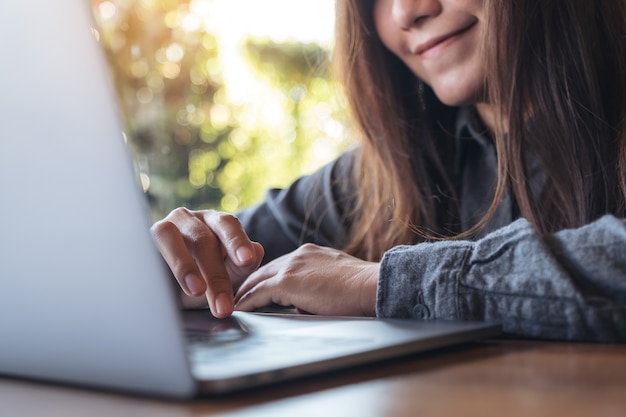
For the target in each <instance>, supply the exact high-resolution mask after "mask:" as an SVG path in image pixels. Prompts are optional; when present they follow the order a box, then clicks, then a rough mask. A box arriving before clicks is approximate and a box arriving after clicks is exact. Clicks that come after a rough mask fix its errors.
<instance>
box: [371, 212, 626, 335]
mask: <svg viewBox="0 0 626 417" xmlns="http://www.w3.org/2000/svg"><path fill="white" fill-rule="evenodd" d="M376 309H377V310H376V311H377V315H378V316H379V317H410V318H419V319H429V318H436V319H449V320H484V321H500V322H502V325H503V330H504V332H506V333H509V334H513V335H518V336H524V337H540V338H550V339H567V340H585V341H602V342H617V341H621V342H624V341H626V222H625V221H624V220H621V219H617V218H615V217H613V216H605V217H602V218H601V219H599V220H597V221H595V222H593V223H590V224H589V225H586V226H584V227H581V228H579V229H571V230H563V231H561V232H558V233H555V234H553V235H549V236H539V235H537V234H536V233H535V231H534V229H533V228H532V226H531V225H530V224H529V223H528V222H527V221H526V220H523V219H521V220H518V221H516V222H514V223H512V224H510V225H509V226H506V227H504V228H502V229H499V230H497V231H495V232H493V233H491V234H489V235H487V236H485V237H484V238H482V239H480V240H477V241H446V242H435V243H423V244H418V245H414V246H399V247H396V248H394V249H392V250H390V251H388V252H387V253H386V254H385V256H384V257H383V259H382V262H381V267H380V275H379V283H378V294H377V306H376Z"/></svg>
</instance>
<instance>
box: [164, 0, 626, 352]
mask: <svg viewBox="0 0 626 417" xmlns="http://www.w3.org/2000/svg"><path fill="white" fill-rule="evenodd" d="M336 35H337V36H336V42H337V43H336V58H335V61H336V62H337V63H338V64H339V72H338V74H339V76H340V77H341V80H342V82H343V84H344V86H345V89H346V95H347V98H348V102H349V104H350V106H351V109H352V111H353V114H354V119H355V121H356V124H357V127H358V128H359V129H360V132H361V134H362V138H363V143H362V144H361V145H360V146H359V147H358V148H357V149H354V150H352V151H350V152H347V153H346V154H344V155H343V156H341V157H340V158H339V159H338V160H337V161H335V162H334V163H332V164H330V165H328V166H326V167H324V168H322V169H321V170H320V171H319V172H317V173H315V174H313V175H312V176H309V177H304V178H301V179H299V180H298V181H296V182H295V183H294V184H293V185H292V186H291V187H289V188H288V189H286V190H272V191H270V192H269V193H268V196H267V198H266V200H265V201H264V202H263V203H262V204H260V205H259V206H257V207H254V208H251V209H249V210H246V211H244V212H242V213H240V215H239V218H236V217H234V216H231V215H228V214H224V213H217V212H213V211H202V212H192V211H189V210H186V209H177V210H175V211H173V212H172V213H171V214H170V215H169V216H168V217H167V218H165V219H164V220H162V221H160V222H158V223H156V224H155V225H154V227H153V229H152V231H153V236H154V238H155V241H156V242H157V245H158V247H159V249H160V250H161V253H162V254H163V256H164V258H165V259H166V261H167V262H168V264H169V265H170V267H171V269H172V271H173V272H174V275H175V276H176V278H177V280H178V282H179V283H180V285H181V287H182V289H183V290H184V292H185V293H187V294H188V295H192V296H199V295H203V294H205V293H206V298H207V299H208V304H209V306H210V308H211V310H212V311H213V313H214V314H215V315H216V316H218V317H225V316H228V315H230V314H231V313H232V311H233V308H238V309H242V310H253V309H255V308H258V307H262V306H266V305H268V304H271V303H277V304H281V305H287V306H289V305H293V306H295V307H297V308H298V309H300V310H303V311H307V312H310V313H316V314H340V315H377V316H379V317H410V318H418V319H426V318H435V319H456V320H470V319H471V320H500V321H502V323H503V328H504V331H505V332H507V333H510V334H514V335H517V336H525V337H542V338H556V339H568V340H593V341H625V340H626V325H624V323H626V223H625V222H624V220H623V219H624V217H625V211H626V208H625V206H626V205H625V202H626V181H625V178H624V173H625V172H626V122H625V120H626V3H625V2H624V1H623V0H619V1H618V0H611V1H604V0H516V1H510V2H502V1H499V0H374V1H363V0H338V1H337V32H336ZM263 258H264V259H263ZM262 259H263V263H264V265H263V266H260V265H261V262H262ZM233 289H234V290H235V295H234V298H233Z"/></svg>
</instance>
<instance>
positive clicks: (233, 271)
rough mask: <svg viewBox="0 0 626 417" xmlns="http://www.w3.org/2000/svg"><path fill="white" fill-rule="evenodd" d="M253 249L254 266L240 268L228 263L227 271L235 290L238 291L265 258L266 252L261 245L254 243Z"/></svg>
mask: <svg viewBox="0 0 626 417" xmlns="http://www.w3.org/2000/svg"><path fill="white" fill-rule="evenodd" d="M252 247H253V248H254V251H255V256H256V262H254V263H253V264H250V265H246V266H240V265H237V264H235V263H233V262H228V261H227V262H226V269H227V271H228V275H229V276H230V280H231V283H232V285H233V288H234V289H235V290H238V289H239V287H240V285H241V284H242V282H244V280H245V279H246V278H248V276H249V275H250V274H252V273H253V272H254V271H256V270H257V268H258V267H259V265H260V264H261V261H262V260H263V256H264V255H265V250H264V249H263V246H262V245H261V244H260V243H258V242H252Z"/></svg>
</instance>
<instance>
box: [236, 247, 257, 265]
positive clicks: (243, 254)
mask: <svg viewBox="0 0 626 417" xmlns="http://www.w3.org/2000/svg"><path fill="white" fill-rule="evenodd" d="M253 256H254V253H252V251H251V250H250V249H249V248H247V247H245V246H242V247H240V248H239V249H237V259H238V260H239V262H241V263H245V262H248V261H249V260H250V259H252V257H253Z"/></svg>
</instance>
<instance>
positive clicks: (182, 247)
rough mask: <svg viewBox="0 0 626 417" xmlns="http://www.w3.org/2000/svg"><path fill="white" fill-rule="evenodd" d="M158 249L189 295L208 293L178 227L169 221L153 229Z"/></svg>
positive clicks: (160, 223) (155, 225)
mask: <svg viewBox="0 0 626 417" xmlns="http://www.w3.org/2000/svg"><path fill="white" fill-rule="evenodd" d="M151 232H152V236H153V239H154V242H155V244H156V246H157V249H158V250H159V251H160V252H161V255H162V256H163V259H165V262H166V263H167V265H168V266H169V268H170V269H171V271H172V273H173V274H174V277H175V278H176V281H178V284H179V285H180V287H181V288H182V289H183V291H184V292H185V293H186V294H187V295H191V296H198V295H201V294H203V293H204V292H205V291H206V283H205V281H204V279H202V278H201V273H200V271H199V270H198V266H197V265H196V262H195V260H194V259H193V257H192V256H191V254H190V253H189V251H188V249H187V245H186V244H185V241H184V239H183V237H182V235H181V233H180V231H179V230H178V227H176V225H175V224H174V223H172V222H170V221H168V220H163V221H160V222H158V223H155V224H154V225H153V226H152V228H151Z"/></svg>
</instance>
